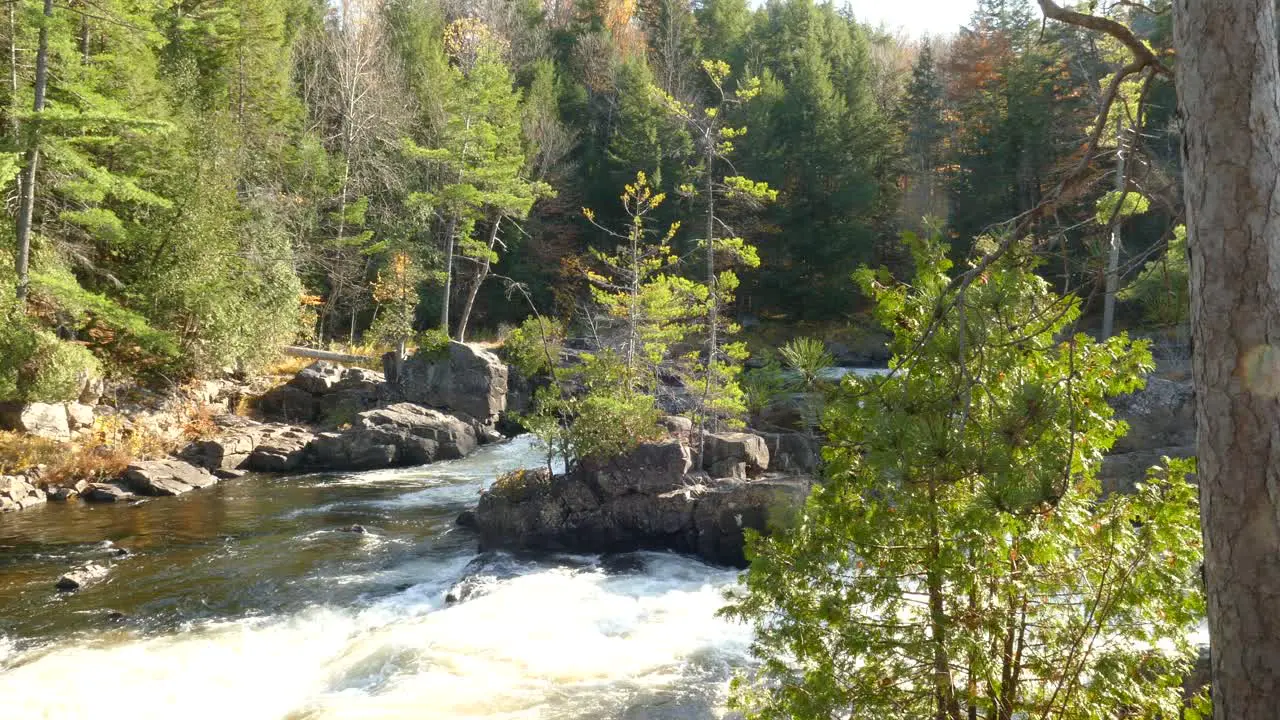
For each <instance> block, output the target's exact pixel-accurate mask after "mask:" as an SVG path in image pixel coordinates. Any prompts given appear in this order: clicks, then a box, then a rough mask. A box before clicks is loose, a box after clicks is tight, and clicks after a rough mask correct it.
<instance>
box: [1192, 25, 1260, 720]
mask: <svg viewBox="0 0 1280 720" xmlns="http://www.w3.org/2000/svg"><path fill="white" fill-rule="evenodd" d="M1273 3H1274V0H1176V2H1175V3H1174V37H1175V42H1176V45H1177V52H1178V62H1177V68H1176V73H1177V87H1178V104H1179V109H1180V114H1181V117H1182V119H1183V122H1184V128H1183V146H1182V152H1183V161H1184V162H1183V168H1184V171H1185V174H1186V179H1185V195H1186V204H1187V236H1188V244H1189V251H1190V253H1189V254H1190V256H1191V328H1192V337H1193V343H1194V344H1193V361H1192V369H1193V374H1194V377H1195V386H1196V424H1197V428H1196V444H1197V454H1198V456H1199V471H1198V477H1199V483H1200V500H1201V506H1200V516H1201V523H1202V526H1203V530H1204V544H1205V581H1206V587H1207V596H1208V606H1209V608H1208V609H1209V635H1210V638H1211V641H1212V646H1213V651H1212V656H1213V660H1212V667H1213V714H1214V717H1215V718H1218V720H1228V719H1229V720H1255V719H1256V720H1263V718H1266V719H1267V720H1271V719H1272V718H1274V717H1275V716H1276V712H1277V708H1280V400H1278V399H1277V398H1278V397H1280V205H1277V200H1280V69H1278V68H1277V65H1278V64H1280V57H1278V52H1277V42H1276V33H1275V28H1276V25H1275V17H1276V10H1275V6H1274V4H1273Z"/></svg>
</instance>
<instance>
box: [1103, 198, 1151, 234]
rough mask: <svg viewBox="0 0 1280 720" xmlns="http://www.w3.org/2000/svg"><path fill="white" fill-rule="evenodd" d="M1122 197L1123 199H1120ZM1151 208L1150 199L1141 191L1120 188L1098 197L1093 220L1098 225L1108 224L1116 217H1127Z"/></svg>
mask: <svg viewBox="0 0 1280 720" xmlns="http://www.w3.org/2000/svg"><path fill="white" fill-rule="evenodd" d="M1122 198H1123V201H1122ZM1150 209H1151V201H1150V200H1148V199H1147V198H1146V196H1145V195H1143V194H1142V193H1137V192H1133V191H1132V190H1129V191H1121V190H1112V191H1111V192H1109V193H1107V194H1106V195H1103V196H1102V197H1100V198H1098V208H1097V212H1095V213H1094V216H1093V219H1094V222H1096V223H1098V224H1099V225H1104V226H1106V225H1110V224H1111V223H1112V222H1114V221H1115V219H1116V218H1127V217H1132V216H1134V215H1141V214H1143V213H1145V212H1146V211H1147V210H1150Z"/></svg>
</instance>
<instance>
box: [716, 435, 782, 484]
mask: <svg viewBox="0 0 1280 720" xmlns="http://www.w3.org/2000/svg"><path fill="white" fill-rule="evenodd" d="M702 468H703V469H704V470H706V471H707V472H708V473H710V474H711V477H734V478H743V477H748V476H750V477H755V476H757V475H759V474H760V473H762V472H764V471H765V470H768V469H769V447H768V445H766V444H765V441H764V438H762V437H760V436H759V435H752V434H751V433H742V432H724V433H709V434H707V435H705V436H704V437H703V440H702Z"/></svg>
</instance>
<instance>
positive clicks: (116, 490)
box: [80, 483, 138, 503]
mask: <svg viewBox="0 0 1280 720" xmlns="http://www.w3.org/2000/svg"><path fill="white" fill-rule="evenodd" d="M80 497H82V498H84V500H85V501H87V502H95V503H111V502H125V501H127V500H134V499H136V498H137V497H138V496H137V495H135V494H134V493H133V492H131V491H130V490H129V489H128V488H126V487H125V486H123V485H120V484H118V483H89V485H88V487H86V488H85V489H84V490H82V491H81V492H80Z"/></svg>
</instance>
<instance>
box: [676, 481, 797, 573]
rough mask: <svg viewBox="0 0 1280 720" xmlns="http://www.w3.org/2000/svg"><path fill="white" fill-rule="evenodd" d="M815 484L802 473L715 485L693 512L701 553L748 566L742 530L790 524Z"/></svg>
mask: <svg viewBox="0 0 1280 720" xmlns="http://www.w3.org/2000/svg"><path fill="white" fill-rule="evenodd" d="M812 485H813V481H812V480H811V479H810V478H808V477H803V476H801V477H780V478H764V479H760V480H748V481H745V482H729V483H720V484H717V485H715V486H713V487H712V488H710V490H708V491H707V492H706V493H705V494H703V495H702V497H701V498H700V500H699V502H698V506H697V509H696V510H695V512H694V518H693V524H694V530H695V532H696V534H697V540H696V544H697V548H696V549H697V553H698V555H699V556H700V557H703V558H705V559H707V560H710V561H712V562H716V563H720V564H723V565H737V566H745V565H746V562H747V559H746V555H745V554H744V547H745V539H744V536H743V530H744V529H746V528H750V529H752V530H755V531H756V532H760V533H765V534H767V533H769V532H773V531H776V530H778V529H780V528H783V527H787V526H788V525H789V524H790V522H791V521H792V518H794V517H795V515H796V514H797V513H798V512H799V510H800V508H801V507H803V506H804V501H805V498H807V497H808V496H809V490H810V489H811V488H812Z"/></svg>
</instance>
